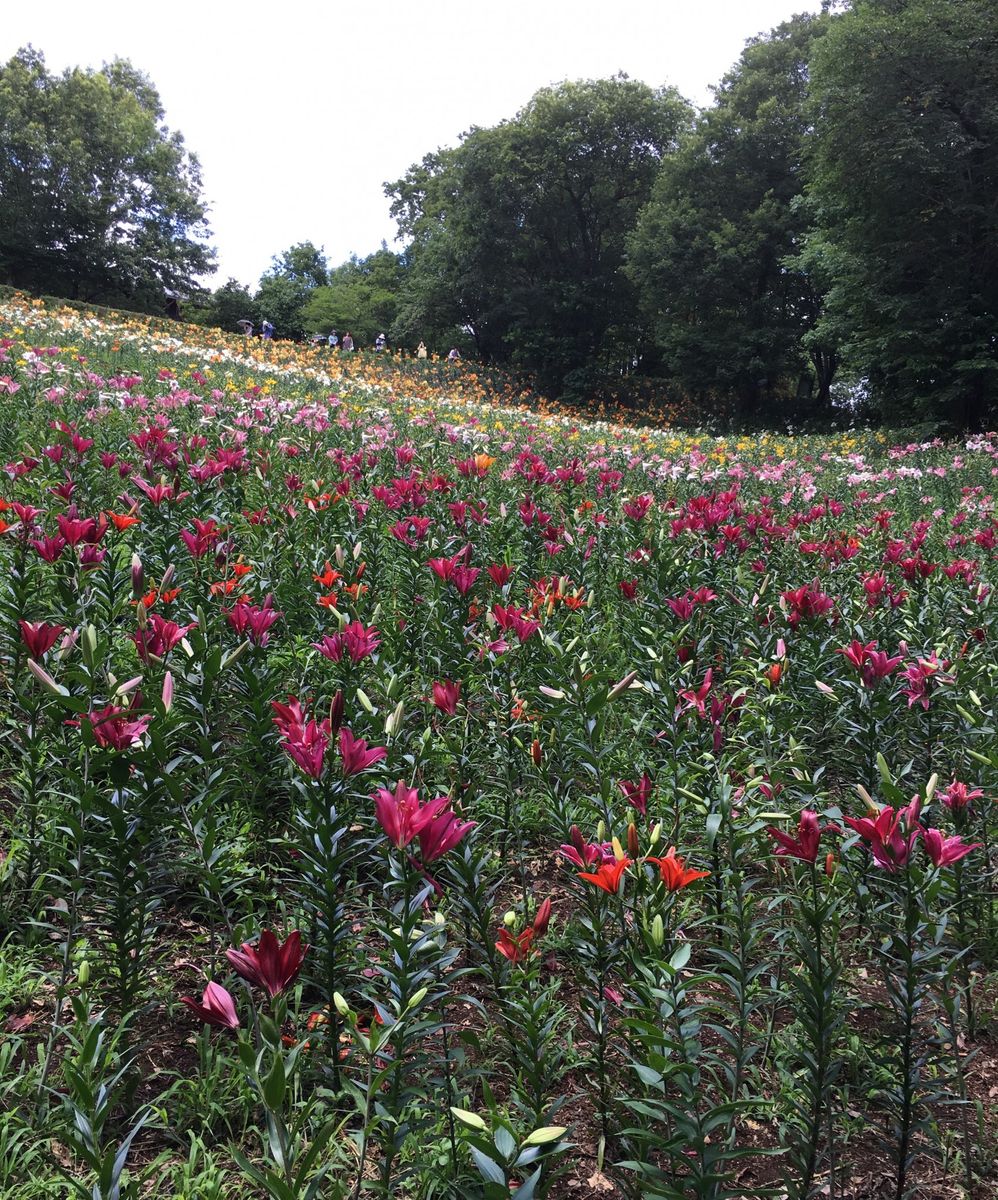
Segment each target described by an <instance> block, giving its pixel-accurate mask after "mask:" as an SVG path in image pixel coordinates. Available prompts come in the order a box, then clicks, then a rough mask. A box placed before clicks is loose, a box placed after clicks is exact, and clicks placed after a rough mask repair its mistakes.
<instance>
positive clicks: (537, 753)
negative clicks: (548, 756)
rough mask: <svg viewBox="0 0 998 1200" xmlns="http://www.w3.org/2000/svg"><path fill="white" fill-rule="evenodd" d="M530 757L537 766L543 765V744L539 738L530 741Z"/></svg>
mask: <svg viewBox="0 0 998 1200" xmlns="http://www.w3.org/2000/svg"><path fill="white" fill-rule="evenodd" d="M530 757H531V758H532V759H533V760H534V766H535V767H539V766H540V765H541V759H542V758H543V757H544V753H543V751H542V750H541V744H540V742H539V741H538V740H537V738H534V740H533V741H532V742H531V743H530Z"/></svg>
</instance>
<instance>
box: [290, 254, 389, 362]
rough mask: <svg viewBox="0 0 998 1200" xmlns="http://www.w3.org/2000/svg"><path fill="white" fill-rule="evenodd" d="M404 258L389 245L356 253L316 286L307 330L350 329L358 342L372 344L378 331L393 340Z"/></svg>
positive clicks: (308, 308)
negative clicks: (364, 253) (325, 281)
mask: <svg viewBox="0 0 998 1200" xmlns="http://www.w3.org/2000/svg"><path fill="white" fill-rule="evenodd" d="M404 276H405V264H404V260H403V259H402V258H400V257H399V255H397V254H393V253H392V252H391V250H389V249H388V247H387V246H385V245H382V247H381V249H380V250H377V251H375V253H374V254H369V255H368V256H367V257H366V258H357V257H353V258H350V259H348V260H347V261H346V262H345V263H341V264H340V266H338V267H333V269H332V270H331V271H330V272H329V282H328V283H327V284H326V285H325V286H323V287H319V288H316V289H315V291H313V292H312V293H311V295H310V296H309V299H308V302H307V303H306V305H305V308H304V311H303V314H302V316H303V320H304V324H305V328H306V330H308V331H309V332H310V333H315V332H319V333H328V332H329V330H330V329H336V330H338V331H339V333H340V335H341V336H342V335H343V334H344V333H345V332H346V331H347V330H349V332H350V334H351V335H352V337H353V339H354V342H355V344H356V345H357V346H369V345H370V344H371V343H372V342H373V341H374V339H375V338H376V337H377V336H378V334H379V333H384V334H386V335H389V336H390V340H391V341H394V340H395V338H396V334H397V331H396V330H395V328H394V325H395V321H396V318H397V317H398V308H399V294H400V292H401V289H402V282H403V279H404Z"/></svg>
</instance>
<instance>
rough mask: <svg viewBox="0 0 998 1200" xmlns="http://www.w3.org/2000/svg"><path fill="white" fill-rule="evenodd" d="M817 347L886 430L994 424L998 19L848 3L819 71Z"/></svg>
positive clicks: (975, 3)
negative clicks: (901, 425) (834, 345)
mask: <svg viewBox="0 0 998 1200" xmlns="http://www.w3.org/2000/svg"><path fill="white" fill-rule="evenodd" d="M812 73H813V82H812V96H813V115H814V120H815V121H816V122H817V123H818V124H819V127H820V130H821V136H820V138H819V139H818V140H817V142H816V144H815V148H814V158H813V171H812V184H811V189H810V195H811V200H812V203H813V206H814V208H815V212H816V220H817V229H816V231H815V232H814V233H813V234H812V236H811V238H810V240H809V245H808V252H807V253H808V256H809V257H810V258H811V260H812V261H813V263H814V264H815V265H816V266H817V268H818V269H820V270H821V271H822V273H823V274H824V276H825V277H826V278H827V280H828V281H829V290H828V295H827V298H826V312H825V315H824V316H823V317H822V319H821V322H820V323H819V331H824V332H825V333H826V334H827V336H828V337H830V338H835V339H838V340H840V341H841V342H842V343H843V349H844V353H845V355H846V356H847V357H848V361H849V364H850V366H851V368H852V369H853V371H855V372H856V373H857V374H859V375H862V376H865V377H866V378H867V380H868V381H869V387H870V390H871V393H872V396H873V398H874V400H875V401H876V402H877V403H878V404H879V406H880V409H881V412H882V413H883V415H884V416H885V417H886V418H887V419H890V420H910V419H929V420H935V421H941V422H953V423H958V424H961V425H971V426H973V425H979V424H981V423H982V422H983V421H984V420H985V418H986V417H988V416H989V415H990V414H993V413H994V411H995V410H996V408H998V332H996V331H998V202H996V197H998V4H996V3H995V0H876V2H874V0H856V3H855V4H854V5H853V8H852V9H851V11H849V12H847V13H845V14H843V15H842V16H841V17H838V18H836V19H835V21H834V22H833V26H832V28H831V29H830V31H829V33H828V36H827V37H826V38H825V39H823V41H822V42H821V44H820V45H819V46H818V47H817V48H816V50H815V54H814V59H813V68H812Z"/></svg>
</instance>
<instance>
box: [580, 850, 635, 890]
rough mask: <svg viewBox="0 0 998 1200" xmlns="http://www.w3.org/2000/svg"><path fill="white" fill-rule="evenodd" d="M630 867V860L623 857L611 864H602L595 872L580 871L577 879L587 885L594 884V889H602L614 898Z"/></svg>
mask: <svg viewBox="0 0 998 1200" xmlns="http://www.w3.org/2000/svg"><path fill="white" fill-rule="evenodd" d="M630 865H631V860H630V859H629V858H628V857H627V856H626V855H625V856H624V857H623V858H617V859H614V861H613V862H612V863H603V864H602V865H601V866H600V867H599V868H597V870H595V871H592V872H590V871H580V872H579V878H580V879H585V880H586V882H587V883H593V884H595V885H596V887H598V888H602V889H603V891H604V892H608V893H609V894H610V895H611V896H616V894H617V891H618V890H619V888H620V880H621V877H622V876H623V874H624V872H625V871H626V870H627V868H628V867H629V866H630Z"/></svg>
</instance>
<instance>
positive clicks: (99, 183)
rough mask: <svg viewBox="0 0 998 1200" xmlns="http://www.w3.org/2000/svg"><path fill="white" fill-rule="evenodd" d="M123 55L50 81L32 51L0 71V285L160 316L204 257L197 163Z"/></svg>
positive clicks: (207, 266)
mask: <svg viewBox="0 0 998 1200" xmlns="http://www.w3.org/2000/svg"><path fill="white" fill-rule="evenodd" d="M163 115H164V114H163V108H162V105H161V104H160V99H159V95H158V93H157V91H156V89H155V87H154V86H153V84H152V83H151V82H150V80H149V79H148V78H147V77H146V76H144V75H143V74H141V72H139V71H137V70H136V69H135V68H134V67H133V66H132V65H131V64H130V63H128V62H127V61H125V60H122V59H116V60H115V61H114V62H112V63H110V64H108V65H105V66H104V67H103V68H102V69H101V70H99V71H91V70H80V69H74V70H69V71H65V72H63V74H61V75H53V74H52V73H50V72H49V71H48V70H47V68H46V66H45V60H44V58H43V56H42V55H41V54H39V53H38V52H37V51H35V50H32V49H31V48H30V47H29V48H27V49H22V50H20V51H18V53H17V54H15V55H14V57H13V58H12V59H11V60H10V61H9V62H8V63H6V64H5V65H4V66H2V67H0V280H3V281H5V282H7V283H11V284H13V285H15V286H17V287H23V288H27V289H33V290H46V291H49V292H53V293H55V294H57V295H65V296H67V297H68V298H70V299H81V300H92V301H99V302H105V303H113V304H121V305H122V306H128V307H131V308H137V309H149V310H151V311H160V310H162V308H163V305H164V301H165V297H166V294H167V293H168V292H178V293H188V292H191V291H194V290H196V289H197V287H198V284H197V277H198V276H199V275H201V274H203V273H205V272H208V271H210V270H211V269H212V261H213V252H212V251H211V250H210V249H209V247H208V245H207V238H208V236H209V231H208V225H207V220H206V208H205V205H204V202H203V200H202V197H201V174H200V167H199V164H198V160H197V158H196V157H195V156H194V155H193V154H190V153H188V151H187V150H186V149H185V146H184V139H183V137H182V136H181V135H180V134H179V133H177V132H176V131H171V130H169V129H168V128H167V127H166V126H165V125H164V124H163Z"/></svg>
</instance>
